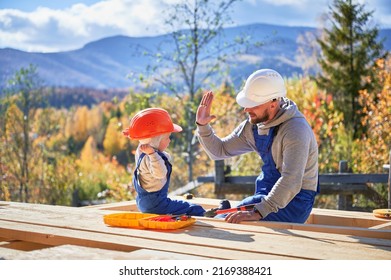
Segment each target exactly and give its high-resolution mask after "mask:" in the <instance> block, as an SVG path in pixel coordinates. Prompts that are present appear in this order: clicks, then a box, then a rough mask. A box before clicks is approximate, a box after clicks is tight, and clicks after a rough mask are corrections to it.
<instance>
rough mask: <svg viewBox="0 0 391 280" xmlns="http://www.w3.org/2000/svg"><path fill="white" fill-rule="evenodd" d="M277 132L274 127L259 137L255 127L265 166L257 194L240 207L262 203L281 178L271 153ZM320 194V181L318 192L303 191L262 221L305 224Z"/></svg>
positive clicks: (276, 128)
mask: <svg viewBox="0 0 391 280" xmlns="http://www.w3.org/2000/svg"><path fill="white" fill-rule="evenodd" d="M277 130H278V127H272V128H270V131H269V134H268V135H259V134H258V128H257V126H256V125H254V126H253V134H254V139H255V144H256V147H257V151H258V154H259V155H260V156H261V158H262V161H263V163H264V164H263V166H262V172H261V174H260V175H259V176H258V178H257V180H256V182H255V194H254V195H253V196H250V197H247V198H245V199H243V200H242V201H241V202H240V204H239V205H238V206H242V205H248V204H255V203H259V202H261V200H262V198H263V197H265V196H266V195H267V194H268V193H269V192H270V191H271V189H272V188H273V186H274V184H275V183H276V182H277V180H278V179H279V178H280V177H281V173H280V172H279V171H278V169H277V168H276V164H275V163H274V160H273V157H272V151H271V146H272V143H273V138H274V136H275V134H276V132H277ZM318 192H319V181H318V186H317V192H315V191H310V190H303V189H302V190H301V191H300V192H299V193H298V194H297V195H296V196H295V197H294V198H293V199H292V200H291V202H289V204H288V205H287V206H286V207H285V208H283V209H279V210H278V212H277V213H270V214H269V215H267V216H266V217H264V218H263V219H262V220H264V221H281V222H294V223H304V222H305V221H306V220H307V218H308V216H309V215H310V213H311V210H312V206H313V204H314V200H315V196H316V194H317V193H318Z"/></svg>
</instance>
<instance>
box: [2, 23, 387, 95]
mask: <svg viewBox="0 0 391 280" xmlns="http://www.w3.org/2000/svg"><path fill="white" fill-rule="evenodd" d="M308 31H310V32H314V31H315V29H314V28H308V27H287V26H277V25H267V24H253V25H247V26H240V27H235V28H227V29H225V36H226V38H227V40H230V39H233V38H234V37H235V36H237V35H239V34H243V33H244V32H245V33H246V34H248V35H249V36H250V41H252V42H255V41H261V42H263V43H264V45H263V46H262V47H260V48H256V49H249V50H248V54H249V55H251V59H248V60H243V61H242V60H241V61H239V62H238V61H235V63H233V64H232V67H231V76H232V77H233V79H234V82H238V83H239V81H241V80H242V79H244V78H246V77H247V76H248V75H249V74H250V73H251V72H252V71H253V70H254V69H256V68H259V67H262V68H267V67H271V68H275V69H277V70H279V71H280V72H281V73H282V74H283V75H284V76H288V77H289V76H292V75H293V74H294V73H301V72H302V69H301V67H300V65H299V64H298V63H297V62H296V61H295V55H296V51H297V43H296V39H297V37H298V36H299V35H300V34H303V33H305V32H308ZM380 35H381V38H386V41H385V48H386V49H388V50H391V29H385V30H381V32H380ZM167 37H168V35H165V36H156V37H137V38H135V37H126V36H114V37H109V38H104V39H101V40H98V41H95V42H91V43H89V44H87V45H85V46H84V47H83V48H81V49H78V50H74V51H68V52H58V53H29V52H23V51H19V50H15V49H10V48H6V49H0V87H3V86H4V85H5V82H6V81H7V80H8V79H9V78H10V77H11V76H12V75H13V73H15V71H17V70H19V69H20V68H21V67H27V66H28V65H29V64H34V65H36V66H37V67H38V71H39V74H40V76H41V77H42V79H43V80H44V81H45V83H46V84H47V85H48V86H61V87H88V88H97V89H110V88H129V87H133V86H134V84H133V81H131V80H130V79H128V78H127V75H128V74H129V73H130V72H135V73H138V72H140V73H141V72H143V71H144V70H145V68H146V66H147V65H148V64H149V60H148V59H149V58H148V57H146V56H142V55H141V54H140V53H139V52H138V51H136V47H137V46H141V47H147V48H149V49H154V48H155V49H157V46H161V45H162V42H164V40H166V39H167ZM167 47H169V46H167Z"/></svg>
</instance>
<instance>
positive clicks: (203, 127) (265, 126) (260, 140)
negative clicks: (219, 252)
mask: <svg viewBox="0 0 391 280" xmlns="http://www.w3.org/2000/svg"><path fill="white" fill-rule="evenodd" d="M236 101H237V103H238V104H239V105H240V106H241V107H243V108H244V111H245V112H246V113H247V114H248V119H247V120H245V121H243V122H242V123H241V124H239V125H238V126H237V127H236V128H235V130H234V131H233V132H232V133H231V134H229V135H228V136H226V137H224V138H219V137H217V136H216V135H215V134H214V132H213V129H212V127H211V126H210V125H209V122H210V121H212V120H213V119H215V118H216V117H215V116H214V115H211V114H210V111H211V108H212V102H213V93H212V92H210V91H209V92H207V93H205V94H204V96H203V97H202V100H201V103H200V105H199V107H198V110H197V116H196V123H197V127H198V128H197V134H198V139H199V141H200V143H201V145H202V146H203V148H204V149H205V151H206V152H207V153H208V155H209V157H210V158H211V159H213V160H219V159H225V158H229V157H233V156H238V155H241V154H244V153H248V152H254V151H255V152H257V153H258V154H259V156H260V157H261V158H262V161H263V166H262V172H261V174H260V175H259V176H258V178H257V180H256V182H255V194H254V195H253V196H250V197H247V198H245V199H244V200H243V201H242V202H241V203H240V204H239V205H238V206H242V205H249V204H255V207H254V209H253V210H252V211H240V212H236V213H231V214H228V216H226V217H225V220H226V221H227V222H230V223H240V222H241V221H250V220H261V219H262V220H266V221H283V222H296V223H304V222H305V221H306V220H307V218H308V216H309V214H310V213H311V210H312V207H313V203H314V199H315V195H316V194H317V192H318V145H317V142H316V139H315V136H314V134H313V132H312V129H311V127H310V126H309V124H308V122H307V121H306V119H305V117H304V116H303V114H302V113H301V112H300V111H299V110H298V108H297V106H296V104H295V103H294V102H293V101H291V100H289V99H288V98H286V88H285V83H284V80H283V78H282V77H281V75H280V74H279V73H277V72H276V71H274V70H271V69H261V70H258V71H256V72H254V73H253V74H251V75H250V76H249V77H248V79H247V80H246V83H245V85H244V88H243V90H242V91H241V92H239V93H238V95H237V97H236Z"/></svg>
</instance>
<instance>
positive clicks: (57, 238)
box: [0, 198, 391, 260]
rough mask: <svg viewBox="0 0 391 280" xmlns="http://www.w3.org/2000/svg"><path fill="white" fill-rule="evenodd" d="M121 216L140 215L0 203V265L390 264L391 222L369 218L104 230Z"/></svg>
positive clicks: (131, 207) (130, 206) (121, 207)
mask: <svg viewBox="0 0 391 280" xmlns="http://www.w3.org/2000/svg"><path fill="white" fill-rule="evenodd" d="M180 199H183V198H180ZM192 202H194V203H198V204H201V205H203V206H204V207H205V208H206V209H209V208H212V207H216V205H218V200H214V199H202V198H195V199H193V200H192ZM233 205H234V203H233ZM127 211H138V210H137V207H136V205H135V202H134V201H128V202H120V203H113V204H103V205H97V206H89V207H81V208H74V207H65V206H50V205H39V204H25V203H17V202H5V201H0V259H10V260H31V259H39V260H45V259H69V260H74V259H88V260H94V259H105V260H108V259H110V260H111V259H139V260H140V259H141V260H153V259H155V260H156V259H161V260H176V259H178V260H179V259H181V260H186V259H188V260H192V259H194V260H199V259H217V260H220V259H238V260H245V259H267V260H276V259H277V260H352V259H353V260H371V259H373V260H391V220H387V219H380V218H376V217H374V216H373V215H372V213H361V212H351V211H337V210H327V209H313V212H312V214H311V216H310V217H309V219H308V221H307V223H306V224H295V223H279V222H245V223H242V224H229V223H226V222H224V221H223V220H219V219H213V218H205V217H196V219H197V221H196V223H195V224H194V225H191V226H189V227H186V228H183V229H178V230H168V231H163V230H147V229H131V228H116V227H109V226H107V225H106V224H104V222H103V215H105V214H109V213H120V212H127Z"/></svg>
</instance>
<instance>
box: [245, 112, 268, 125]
mask: <svg viewBox="0 0 391 280" xmlns="http://www.w3.org/2000/svg"><path fill="white" fill-rule="evenodd" d="M269 116H270V115H269V112H268V111H265V113H264V114H263V115H262V116H257V117H256V118H251V115H250V114H248V118H249V120H250V123H252V124H258V123H264V122H267V121H268V120H269Z"/></svg>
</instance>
